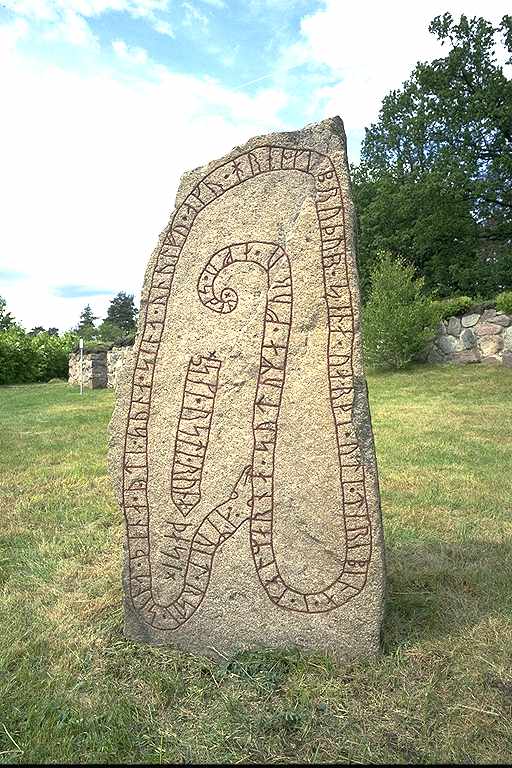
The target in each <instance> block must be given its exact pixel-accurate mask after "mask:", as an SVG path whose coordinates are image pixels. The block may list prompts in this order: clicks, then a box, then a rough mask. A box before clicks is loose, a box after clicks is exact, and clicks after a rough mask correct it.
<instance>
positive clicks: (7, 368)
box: [0, 325, 38, 384]
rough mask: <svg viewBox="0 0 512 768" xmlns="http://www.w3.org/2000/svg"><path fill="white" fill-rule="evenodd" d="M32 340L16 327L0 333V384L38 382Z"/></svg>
mask: <svg viewBox="0 0 512 768" xmlns="http://www.w3.org/2000/svg"><path fill="white" fill-rule="evenodd" d="M33 338H34V337H32V336H28V335H27V334H26V333H25V331H24V330H23V329H22V328H20V327H19V326H17V325H15V326H13V327H11V328H8V329H7V330H6V331H0V384H26V383H29V382H31V381H37V380H38V379H37V376H38V361H37V356H36V355H34V351H33V344H32V343H33Z"/></svg>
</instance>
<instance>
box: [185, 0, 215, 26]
mask: <svg viewBox="0 0 512 768" xmlns="http://www.w3.org/2000/svg"><path fill="white" fill-rule="evenodd" d="M181 7H182V8H183V10H184V11H185V14H184V16H183V24H184V25H185V26H187V27H192V26H194V25H195V24H200V25H201V26H202V27H203V29H206V27H207V26H208V24H209V20H208V17H207V16H205V14H204V13H202V12H201V11H200V10H199V9H198V8H196V7H195V5H192V3H182V4H181Z"/></svg>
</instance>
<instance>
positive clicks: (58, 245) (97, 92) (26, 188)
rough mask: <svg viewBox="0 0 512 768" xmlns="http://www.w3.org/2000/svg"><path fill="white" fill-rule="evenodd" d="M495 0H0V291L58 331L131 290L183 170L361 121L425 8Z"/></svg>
mask: <svg viewBox="0 0 512 768" xmlns="http://www.w3.org/2000/svg"><path fill="white" fill-rule="evenodd" d="M508 6H509V2H508V0H492V2H488V3H487V4H486V6H485V7H482V6H481V3H479V2H477V1H476V0H452V1H450V0H446V1H445V2H443V1H442V0H425V1H424V2H423V3H421V4H420V3H411V2H410V1H409V2H405V1H404V0H395V2H393V1H392V0H390V2H388V3H376V2H375V1H374V0H358V2H357V3H348V2H346V1H345V0H1V2H0V72H1V73H2V74H1V76H0V99H1V102H0V103H1V104H2V114H3V117H2V121H0V167H1V168H2V173H1V174H0V206H1V210H2V213H3V223H2V227H1V228H0V295H3V296H5V298H6V299H7V302H8V308H9V309H10V311H11V312H12V313H13V314H14V315H15V317H16V318H17V319H18V320H19V321H20V322H21V323H22V324H23V325H24V326H25V327H27V328H30V327H32V326H35V325H43V326H58V327H59V328H60V329H66V328H69V327H71V326H73V325H75V324H76V322H77V320H78V316H79V314H80V310H81V309H82V308H83V306H84V304H86V303H90V304H91V305H92V307H93V310H94V313H95V314H96V315H98V316H99V317H103V316H104V315H105V313H106V308H107V305H108V301H109V299H110V298H111V297H112V296H113V295H114V294H115V293H117V292H118V291H120V290H124V291H127V292H131V293H135V295H136V297H137V299H138V295H139V293H140V288H141V284H142V279H143V274H144V269H145V265H146V263H147V260H148V257H149V255H150V253H151V250H152V248H153V247H154V245H155V243H156V240H157V236H158V233H159V232H160V231H161V230H162V229H163V227H164V226H165V223H166V221H167V218H168V216H169V213H170V211H171V209H172V206H173V203H174V195H175V192H176V188H177V185H178V181H179V177H180V175H181V173H182V172H183V171H184V170H186V169H187V168H190V167H196V166H198V165H200V164H202V163H204V162H206V161H208V160H211V159H214V158H215V157H218V156H220V155H222V154H224V153H225V152H226V151H228V150H229V149H231V147H233V146H234V145H236V144H239V143H241V142H243V141H245V140H247V139H248V138H249V137H250V136H252V135H256V134H260V133H265V132H268V131H275V130H288V129H293V128H299V127H301V126H302V125H304V124H305V123H308V122H313V121H316V120H321V119H323V118H324V117H327V116H330V115H334V114H339V115H340V116H341V117H342V118H343V120H344V122H345V128H346V131H347V136H348V150H349V158H350V160H351V161H352V162H357V160H358V158H359V148H360V143H361V139H362V137H363V135H364V128H365V126H368V125H370V123H371V122H372V121H374V120H375V119H376V118H377V115H378V110H379V106H380V103H381V100H382V98H383V96H384V95H385V94H386V93H387V92H388V91H389V90H391V89H393V88H396V87H399V86H400V84H401V83H402V82H403V80H404V79H406V77H407V76H408V74H409V73H410V71H411V69H412V68H413V67H414V65H415V63H416V62H417V61H418V60H427V59H431V58H433V57H434V56H436V55H439V54H440V48H439V47H438V45H437V43H436V42H435V41H434V40H433V39H432V38H431V36H430V35H429V34H428V31H427V27H428V23H429V21H430V20H431V19H432V18H433V17H434V16H435V15H436V14H438V13H443V12H444V11H447V10H449V11H451V12H452V13H453V14H454V15H457V16H458V15H460V13H466V14H468V15H475V14H480V13H484V15H486V16H487V18H491V19H493V20H496V19H497V18H498V17H500V16H501V15H502V14H503V13H506V12H507V11H508V10H509V8H508Z"/></svg>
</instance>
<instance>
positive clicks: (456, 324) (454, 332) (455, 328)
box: [446, 317, 460, 336]
mask: <svg viewBox="0 0 512 768" xmlns="http://www.w3.org/2000/svg"><path fill="white" fill-rule="evenodd" d="M446 330H447V332H448V333H449V334H450V336H458V335H459V333H460V318H458V317H450V319H449V320H448V328H447V329H446Z"/></svg>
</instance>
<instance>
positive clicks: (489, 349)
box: [478, 336, 503, 358]
mask: <svg viewBox="0 0 512 768" xmlns="http://www.w3.org/2000/svg"><path fill="white" fill-rule="evenodd" d="M478 349H479V350H480V352H481V353H482V358H485V357H489V356H494V355H497V354H498V352H501V350H502V349H503V339H502V338H501V336H481V337H480V338H479V339H478Z"/></svg>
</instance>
